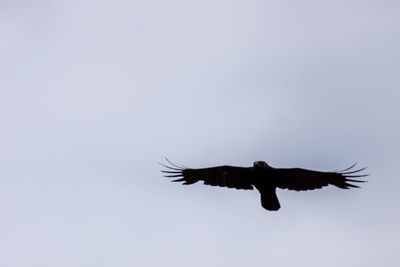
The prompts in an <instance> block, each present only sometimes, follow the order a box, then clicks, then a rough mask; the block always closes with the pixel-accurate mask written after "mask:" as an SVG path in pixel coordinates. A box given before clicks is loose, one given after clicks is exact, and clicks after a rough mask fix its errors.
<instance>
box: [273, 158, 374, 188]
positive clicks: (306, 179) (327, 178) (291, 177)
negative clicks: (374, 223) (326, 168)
mask: <svg viewBox="0 0 400 267" xmlns="http://www.w3.org/2000/svg"><path fill="white" fill-rule="evenodd" d="M354 166H355V164H354V165H353V166H351V167H350V168H347V169H345V170H342V171H338V172H321V171H313V170H307V169H300V168H293V169H275V171H276V181H277V187H279V188H281V189H289V190H296V191H303V190H314V189H319V188H322V187H324V186H328V185H334V186H337V187H339V188H342V189H350V188H351V187H356V188H358V187H359V186H357V185H354V184H352V183H363V182H365V181H361V180H354V179H352V178H359V177H365V176H368V174H359V173H360V172H361V171H363V170H365V168H362V169H358V170H351V169H352V168H353V167H354Z"/></svg>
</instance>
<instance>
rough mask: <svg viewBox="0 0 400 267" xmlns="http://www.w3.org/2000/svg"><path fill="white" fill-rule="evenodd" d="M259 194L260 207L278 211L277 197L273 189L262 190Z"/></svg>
mask: <svg viewBox="0 0 400 267" xmlns="http://www.w3.org/2000/svg"><path fill="white" fill-rule="evenodd" d="M260 193H261V206H262V207H263V208H264V209H266V210H279V209H280V207H281V205H280V204H279V200H278V197H277V196H276V192H275V188H273V189H271V190H263V191H262V192H260Z"/></svg>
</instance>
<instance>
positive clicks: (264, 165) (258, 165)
mask: <svg viewBox="0 0 400 267" xmlns="http://www.w3.org/2000/svg"><path fill="white" fill-rule="evenodd" d="M253 167H254V168H257V169H258V168H263V169H271V168H272V167H271V166H269V165H268V164H267V163H266V162H265V161H261V160H260V161H255V162H254V163H253Z"/></svg>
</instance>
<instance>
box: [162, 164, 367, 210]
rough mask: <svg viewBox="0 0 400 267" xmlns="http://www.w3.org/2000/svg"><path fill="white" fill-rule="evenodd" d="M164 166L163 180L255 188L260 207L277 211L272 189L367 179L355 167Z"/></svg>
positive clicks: (342, 185) (311, 187)
mask: <svg viewBox="0 0 400 267" xmlns="http://www.w3.org/2000/svg"><path fill="white" fill-rule="evenodd" d="M166 161H167V162H168V164H169V166H168V165H165V164H161V163H160V164H161V165H162V166H163V167H165V168H167V170H162V171H161V172H163V173H164V174H165V177H169V178H178V179H175V180H172V182H183V184H184V185H190V184H194V183H197V182H199V181H203V182H204V184H205V185H211V186H221V187H228V188H235V189H244V190H253V189H254V188H256V189H257V190H258V191H259V192H260V195H261V206H262V207H263V208H264V209H266V210H270V211H276V210H279V209H280V207H281V205H280V204H279V200H278V197H277V195H276V189H277V188H280V189H288V190H295V191H305V190H314V189H320V188H322V187H325V186H328V185H334V186H336V187H338V188H341V189H350V188H358V187H359V186H357V185H354V184H352V183H363V182H365V181H362V180H355V179H353V178H360V177H365V176H368V174H360V172H361V171H363V170H365V169H366V168H361V169H356V170H354V167H355V166H356V164H354V165H352V166H350V167H349V168H347V169H344V170H341V171H334V172H322V171H315V170H307V169H301V168H274V167H271V166H270V165H268V164H267V163H266V162H264V161H255V162H254V163H253V166H252V167H238V166H229V165H224V166H216V167H209V168H201V169H192V168H187V167H184V166H179V165H176V164H174V163H172V162H171V161H170V160H168V159H167V158H166Z"/></svg>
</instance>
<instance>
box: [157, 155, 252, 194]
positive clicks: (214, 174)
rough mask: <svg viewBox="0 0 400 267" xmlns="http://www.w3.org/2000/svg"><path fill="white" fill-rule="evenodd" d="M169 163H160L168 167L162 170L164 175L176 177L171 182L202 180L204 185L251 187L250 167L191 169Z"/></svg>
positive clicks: (250, 188) (191, 182)
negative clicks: (168, 164)
mask: <svg viewBox="0 0 400 267" xmlns="http://www.w3.org/2000/svg"><path fill="white" fill-rule="evenodd" d="M168 162H169V161H168ZM169 163H170V164H171V165H172V166H167V165H164V164H161V165H162V166H164V167H165V168H167V169H168V170H164V171H162V172H163V173H165V174H166V175H165V177H172V178H178V179H176V180H173V181H172V182H183V184H185V185H188V184H194V183H197V182H198V181H204V184H205V185H212V186H221V187H228V188H236V189H248V190H252V189H253V186H252V184H251V176H252V168H245V167H236V166H218V167H211V168H203V169H191V168H184V167H181V166H177V165H175V164H172V163H171V162H169Z"/></svg>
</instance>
